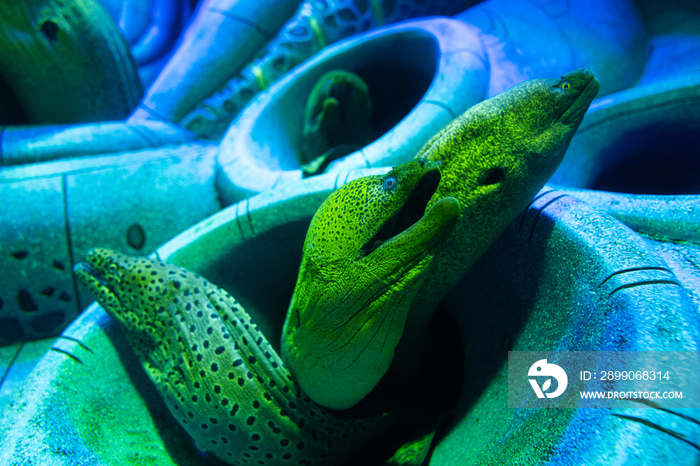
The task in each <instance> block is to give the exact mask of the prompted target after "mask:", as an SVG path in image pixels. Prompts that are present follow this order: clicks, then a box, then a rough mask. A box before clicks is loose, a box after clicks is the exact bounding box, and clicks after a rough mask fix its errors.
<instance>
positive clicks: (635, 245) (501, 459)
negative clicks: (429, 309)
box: [0, 170, 700, 466]
mask: <svg viewBox="0 0 700 466" xmlns="http://www.w3.org/2000/svg"><path fill="white" fill-rule="evenodd" d="M375 171H376V170H375ZM359 174H360V173H358V172H356V173H354V174H353V175H351V176H350V178H352V177H356V176H358V175H359ZM363 174H364V173H363ZM347 178H348V173H342V174H340V175H339V176H338V175H324V176H319V177H315V178H312V179H310V180H306V181H304V182H301V183H297V184H295V185H293V186H290V187H289V188H288V189H287V190H284V191H282V190H277V191H270V192H266V193H263V194H261V195H259V196H256V197H253V198H250V199H247V200H245V201H242V202H241V203H239V204H236V205H234V206H231V207H229V208H228V209H225V210H223V211H221V212H219V213H218V214H216V215H214V216H212V217H211V218H208V219H207V220H205V221H204V222H202V223H200V224H198V225H196V226H195V227H192V228H191V229H189V230H187V231H186V232H184V233H182V234H181V235H179V236H178V237H176V238H175V239H173V240H172V241H170V242H168V243H167V244H166V245H164V246H163V247H161V248H160V249H158V251H157V253H156V254H157V256H158V257H159V258H161V259H163V260H166V261H168V262H171V263H174V264H178V265H181V266H184V267H186V268H188V269H190V270H192V271H194V272H197V273H199V274H201V275H202V276H204V277H205V278H207V279H208V280H210V281H212V282H213V283H215V284H216V285H218V286H221V287H223V288H224V289H226V290H227V291H228V292H230V293H231V294H232V295H233V296H234V297H236V299H237V300H238V301H239V303H240V304H241V305H242V306H243V307H244V308H245V309H246V311H247V312H248V313H249V314H251V316H252V317H253V319H254V320H255V321H256V323H257V324H258V326H259V327H260V328H261V330H262V331H263V332H264V333H265V334H266V336H267V338H268V340H269V341H270V342H271V343H272V344H276V342H277V341H279V334H280V333H279V332H280V326H281V324H282V321H283V319H284V314H285V313H286V311H287V306H288V302H289V299H290V297H291V294H292V291H293V288H294V283H295V280H296V277H297V273H298V269H299V263H300V254H301V246H302V243H303V241H304V235H305V231H306V228H307V227H308V224H309V222H310V219H311V216H312V215H313V213H314V211H315V210H316V208H318V206H319V205H320V204H321V202H322V201H323V199H324V198H325V197H326V196H327V195H328V194H329V193H330V192H331V191H332V190H333V189H335V188H336V187H337V186H339V185H341V184H343V183H344V182H345V181H346V179H347ZM562 258H565V260H563V259H562ZM687 273H689V275H687ZM697 278H698V272H697V270H695V271H694V272H693V271H692V270H689V269H677V268H675V266H672V265H670V264H667V263H666V262H665V261H664V260H663V259H662V258H660V257H659V256H658V255H657V254H656V253H654V252H653V250H652V249H651V248H650V247H649V245H648V243H647V242H646V241H645V240H644V239H642V238H640V237H639V236H637V235H635V234H634V233H633V232H631V231H630V230H629V229H628V228H626V227H625V226H624V225H622V224H620V223H619V222H617V221H615V220H614V219H612V218H611V217H609V216H607V215H605V214H601V213H598V212H595V211H593V210H591V209H590V208H587V207H586V206H585V205H583V204H582V203H580V202H577V201H576V200H574V199H572V198H569V197H566V196H562V195H561V193H558V192H556V191H553V190H551V189H545V190H543V191H542V192H541V193H540V195H539V196H538V198H537V199H536V200H535V201H534V202H533V204H532V205H531V207H530V208H529V209H527V210H526V211H525V212H524V213H523V215H522V216H521V217H520V218H518V219H517V220H516V221H515V222H514V223H513V224H512V225H511V226H510V227H509V229H508V230H507V231H506V232H505V234H504V235H503V237H502V238H501V239H499V240H498V241H497V242H496V243H495V244H494V246H493V247H492V248H491V250H490V251H489V252H488V253H487V254H486V255H485V256H484V257H483V258H482V259H481V260H480V261H479V262H478V263H477V264H476V265H475V268H474V269H473V270H472V271H471V272H470V273H469V274H468V275H467V276H466V277H465V279H464V280H463V281H462V282H461V283H460V284H459V285H458V286H457V287H456V288H455V289H454V291H453V292H452V293H451V294H450V296H449V297H448V301H447V308H448V310H449V311H450V313H451V314H452V315H453V317H454V319H455V320H456V321H457V324H458V325H457V326H456V327H457V328H458V329H459V332H460V333H461V335H462V339H463V341H464V342H468V343H469V345H468V346H465V358H466V363H463V364H465V367H464V377H465V379H464V389H463V391H462V394H461V399H460V405H459V406H458V407H457V409H456V411H455V414H454V417H453V425H452V427H451V429H449V431H448V434H447V435H446V436H445V437H444V438H443V439H442V440H441V441H440V442H439V443H438V444H437V445H436V447H435V451H434V453H433V457H432V459H431V464H436V465H437V464H512V463H513V462H514V461H516V460H521V462H522V463H526V464H592V465H601V466H602V465H609V464H611V463H612V464H623V463H624V459H625V458H627V459H629V458H631V457H634V458H637V459H638V461H636V463H638V464H644V465H657V464H693V463H695V462H697V460H698V459H699V458H700V453H699V452H698V451H697V449H695V448H694V447H693V445H692V440H690V441H689V442H687V441H685V440H686V439H693V438H695V436H696V433H697V421H694V418H693V416H692V415H691V416H687V415H683V413H680V415H678V414H676V413H675V412H674V411H673V410H661V409H653V408H646V409H626V410H610V409H588V410H571V409H530V410H518V409H509V408H508V405H507V401H508V391H507V385H506V382H507V380H508V376H507V373H506V368H507V357H508V351H509V350H530V351H535V350H562V351H564V350H568V351H583V350H585V351H601V350H622V351H626V350H627V351H629V350H662V349H663V350H691V351H697V350H698V349H700V321H699V319H698V313H697V308H696V307H695V306H694V305H693V303H692V301H691V300H690V298H689V297H688V294H687V292H686V289H687V290H688V291H691V292H697V291H698V290H697V288H692V287H694V286H695V287H696V285H693V281H694V280H696V279H697ZM659 279H662V280H659ZM660 281H661V282H663V283H659V282H660ZM671 282H674V283H676V284H673V283H671ZM681 337H682V338H681ZM444 343H445V342H444V341H441V342H440V347H439V348H438V354H440V355H441V357H442V358H450V355H449V354H446V353H444V352H443V351H442V350H443V349H444V348H445V344H444ZM463 359H464V358H463ZM136 367H140V365H139V362H138V361H137V360H136V358H135V356H134V355H133V350H132V349H131V348H130V347H129V345H128V343H127V342H126V340H125V339H124V338H123V336H122V335H121V333H120V332H119V331H118V330H117V328H116V326H115V324H114V322H113V321H112V320H111V319H110V318H109V317H107V315H106V314H105V313H104V311H103V310H102V309H101V308H100V307H99V306H97V305H93V306H91V307H90V308H89V309H88V310H87V311H86V312H85V313H83V315H81V316H80V317H79V318H78V319H77V320H76V322H75V323H73V325H71V327H70V328H69V329H68V330H67V331H66V332H65V333H64V334H63V336H62V337H60V338H59V339H57V340H56V342H55V343H54V345H53V347H52V350H50V351H49V352H48V354H47V355H46V356H45V357H44V358H43V359H42V360H41V362H40V363H39V365H38V366H37V368H36V369H35V371H34V372H33V373H32V375H30V377H29V379H28V380H27V381H26V382H25V389H24V390H23V392H22V396H21V398H20V399H19V400H18V402H17V404H16V409H12V410H5V412H4V419H3V421H2V423H3V424H4V425H12V426H13V428H12V429H10V430H8V431H7V433H6V436H5V441H4V442H3V443H2V445H1V446H0V458H2V459H4V460H6V462H7V463H8V464H14V462H15V461H17V462H21V461H27V458H30V459H31V460H32V461H33V462H35V463H36V464H52V465H55V466H64V465H65V466H68V465H69V464H76V463H80V462H81V461H83V462H88V461H90V458H95V457H97V458H101V461H102V464H104V465H105V466H111V465H119V464H128V459H129V458H133V457H135V456H136V455H138V457H139V458H144V456H143V455H147V456H146V458H147V460H148V461H150V462H151V463H153V464H159V465H167V466H171V465H175V464H200V463H201V462H202V461H204V460H202V458H201V456H199V453H198V452H197V451H196V450H195V449H194V447H193V446H192V445H191V442H190V441H189V439H187V437H186V436H185V434H184V432H183V431H182V429H181V428H180V427H179V425H178V424H177V422H176V421H175V420H174V419H173V418H172V417H171V415H170V414H169V412H168V411H167V408H166V407H165V404H164V403H162V401H161V400H160V398H159V396H158V394H157V392H156V391H155V389H154V387H153V385H152V384H151V382H150V380H148V377H147V376H146V374H144V373H143V371H142V370H140V369H135V368H136ZM97 372H99V373H100V374H101V376H100V377H95V375H94V374H95V373H97ZM454 372H455V373H457V370H455V371H454ZM679 375H681V374H679ZM692 375H693V374H692V373H684V374H683V376H684V377H686V376H691V377H692ZM695 381H697V379H695ZM523 383H526V381H525V380H524V381H523ZM427 385H430V384H427ZM75 387H80V389H79V390H78V389H76V388H75ZM432 388H435V387H432ZM533 397H534V395H533ZM104 400H109V402H104ZM239 402H241V401H239ZM57 413H60V416H59V415H57ZM239 415H240V413H239ZM621 415H622V416H621ZM624 416H626V417H624ZM635 420H636V422H635ZM96 423H99V425H100V434H101V435H100V437H96V436H95V432H94V425H96ZM650 423H651V424H653V425H654V426H657V427H656V428H649V425H650ZM125 426H128V429H127V428H125ZM543 426H544V427H543ZM545 427H546V428H545ZM105 436H109V438H110V439H111V441H109V442H106V441H104V437H105ZM47 445H49V448H47ZM53 445H60V446H61V448H62V450H61V451H64V452H67V453H66V454H64V455H55V454H53V450H54V448H52V447H51V446H53ZM144 452H146V453H144Z"/></svg>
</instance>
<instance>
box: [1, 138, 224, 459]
mask: <svg viewBox="0 0 700 466" xmlns="http://www.w3.org/2000/svg"><path fill="white" fill-rule="evenodd" d="M214 163H215V153H214V152H213V150H212V148H211V146H209V145H202V144H190V145H183V146H180V147H178V148H160V149H157V150H153V149H151V150H143V151H139V152H131V153H121V154H117V155H113V156H102V157H85V158H82V159H73V160H70V161H56V162H49V163H43V164H32V165H28V166H23V167H6V168H4V169H2V170H0V198H2V203H3V208H2V209H0V212H1V213H0V238H2V242H1V243H0V345H4V344H9V343H12V342H16V341H27V340H36V339H39V338H46V337H49V336H52V335H56V334H57V333H59V332H60V331H61V330H62V329H63V328H65V326H66V325H68V324H69V323H70V322H71V321H72V320H73V319H74V318H75V317H76V316H77V315H78V314H79V313H80V312H81V311H82V310H83V309H84V308H85V306H86V305H87V304H88V303H90V302H91V301H92V298H91V297H90V296H89V294H88V293H85V292H83V293H84V294H82V295H81V294H80V293H79V292H78V288H77V286H76V283H75V281H74V277H73V273H72V268H73V265H74V259H76V258H80V257H81V256H82V255H83V254H84V253H85V252H86V251H87V250H88V249H90V248H91V247H93V246H95V245H97V244H110V245H111V247H114V248H116V249H121V250H125V251H130V252H132V253H135V254H143V253H146V252H149V251H153V250H154V249H155V248H156V247H157V246H159V245H160V244H162V243H163V242H164V241H166V240H168V239H169V238H171V237H173V236H174V235H175V234H177V233H179V232H180V231H182V230H183V229H185V228H187V227H189V226H190V225H192V224H194V223H196V222H198V221H200V220H202V219H203V218H205V217H206V216H208V215H211V214H212V213H214V212H216V211H218V210H219V209H220V205H219V202H218V198H217V194H216V190H215V188H214ZM0 463H3V461H2V460H0Z"/></svg>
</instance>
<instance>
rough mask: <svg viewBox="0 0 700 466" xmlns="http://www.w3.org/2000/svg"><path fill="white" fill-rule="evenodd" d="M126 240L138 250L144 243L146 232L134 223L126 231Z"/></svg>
mask: <svg viewBox="0 0 700 466" xmlns="http://www.w3.org/2000/svg"><path fill="white" fill-rule="evenodd" d="M126 242H127V243H128V244H129V246H131V247H132V248H134V249H136V250H139V249H141V248H143V245H144V244H145V243H146V232H145V231H143V227H141V225H139V224H138V223H134V224H133V225H131V226H130V227H129V229H128V230H127V231H126Z"/></svg>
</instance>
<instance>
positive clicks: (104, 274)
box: [73, 248, 122, 306]
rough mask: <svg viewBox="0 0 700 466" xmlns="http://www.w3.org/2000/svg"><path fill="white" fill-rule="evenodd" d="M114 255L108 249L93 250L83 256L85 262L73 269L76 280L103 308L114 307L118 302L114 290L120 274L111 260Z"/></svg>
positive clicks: (119, 279) (116, 287)
mask: <svg viewBox="0 0 700 466" xmlns="http://www.w3.org/2000/svg"><path fill="white" fill-rule="evenodd" d="M116 255H117V253H115V252H113V251H110V250H108V249H102V248H93V249H90V250H89V251H88V252H87V254H86V256H85V260H86V262H80V263H78V264H77V265H76V266H75V267H74V268H73V271H74V272H75V275H76V276H77V277H78V280H80V282H81V283H82V284H83V285H85V286H86V287H87V288H88V289H89V290H90V292H91V293H92V294H93V295H94V296H95V297H96V298H97V300H98V301H99V302H100V304H101V305H103V306H114V305H115V304H118V303H119V302H120V300H119V297H118V295H117V293H116V290H117V289H118V285H119V283H120V281H121V275H122V274H121V272H120V267H119V265H118V264H117V262H116V261H115V260H114V259H113V257H114V256H116Z"/></svg>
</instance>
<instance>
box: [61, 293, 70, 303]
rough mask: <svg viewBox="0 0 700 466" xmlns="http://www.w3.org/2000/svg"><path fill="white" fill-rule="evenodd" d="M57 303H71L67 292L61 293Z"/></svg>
mask: <svg viewBox="0 0 700 466" xmlns="http://www.w3.org/2000/svg"><path fill="white" fill-rule="evenodd" d="M58 299H59V301H63V302H64V303H69V302H71V301H72V298H71V295H70V294H69V293H68V292H67V291H62V292H61V294H60V295H59V296H58Z"/></svg>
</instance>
